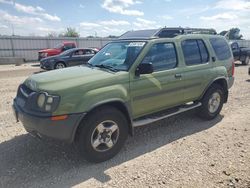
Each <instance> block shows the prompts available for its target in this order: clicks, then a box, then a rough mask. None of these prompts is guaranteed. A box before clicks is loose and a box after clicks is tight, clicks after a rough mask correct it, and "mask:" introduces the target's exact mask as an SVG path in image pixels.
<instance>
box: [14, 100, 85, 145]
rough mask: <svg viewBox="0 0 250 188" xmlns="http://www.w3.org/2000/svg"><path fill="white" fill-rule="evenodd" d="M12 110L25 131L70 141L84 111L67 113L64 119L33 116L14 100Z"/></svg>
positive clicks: (72, 139)
mask: <svg viewBox="0 0 250 188" xmlns="http://www.w3.org/2000/svg"><path fill="white" fill-rule="evenodd" d="M12 107H13V112H14V114H15V117H16V119H17V121H19V120H20V121H21V122H22V124H23V126H24V128H25V129H26V131H27V132H29V133H31V134H32V135H38V136H39V137H49V138H53V139H57V140H63V141H65V142H69V143H72V142H73V141H74V137H75V132H76V129H77V127H78V125H79V123H80V121H81V120H82V118H83V117H84V116H85V113H81V114H71V115H68V117H67V119H65V120H57V121H53V120H51V117H42V116H34V115H31V114H28V113H26V112H24V111H23V110H22V109H21V108H20V107H19V106H18V105H17V104H16V102H15V99H14V103H13V106H12Z"/></svg>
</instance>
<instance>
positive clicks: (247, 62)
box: [242, 56, 250, 65]
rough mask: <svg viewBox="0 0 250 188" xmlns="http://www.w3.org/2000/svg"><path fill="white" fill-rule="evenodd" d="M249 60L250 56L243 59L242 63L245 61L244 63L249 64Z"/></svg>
mask: <svg viewBox="0 0 250 188" xmlns="http://www.w3.org/2000/svg"><path fill="white" fill-rule="evenodd" d="M249 62H250V58H249V56H247V57H246V59H245V61H243V62H242V63H243V65H248V64H249Z"/></svg>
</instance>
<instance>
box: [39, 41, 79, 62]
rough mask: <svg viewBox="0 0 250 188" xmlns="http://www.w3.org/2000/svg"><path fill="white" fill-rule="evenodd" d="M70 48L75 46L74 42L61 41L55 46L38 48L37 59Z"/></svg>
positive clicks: (57, 53)
mask: <svg viewBox="0 0 250 188" xmlns="http://www.w3.org/2000/svg"><path fill="white" fill-rule="evenodd" d="M71 48H76V43H75V42H63V43H61V44H58V45H57V46H56V47H55V48H51V49H44V50H40V51H39V52H38V60H39V61H40V60H41V59H43V58H45V57H49V56H54V55H59V54H60V53H62V52H63V51H66V50H69V49H71Z"/></svg>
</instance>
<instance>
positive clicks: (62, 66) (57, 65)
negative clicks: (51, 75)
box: [55, 62, 66, 69]
mask: <svg viewBox="0 0 250 188" xmlns="http://www.w3.org/2000/svg"><path fill="white" fill-rule="evenodd" d="M65 67H66V65H65V64H64V63H63V62H58V63H56V64H55V69H63V68H65Z"/></svg>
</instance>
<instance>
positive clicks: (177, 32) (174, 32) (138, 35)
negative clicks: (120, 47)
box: [119, 27, 217, 39]
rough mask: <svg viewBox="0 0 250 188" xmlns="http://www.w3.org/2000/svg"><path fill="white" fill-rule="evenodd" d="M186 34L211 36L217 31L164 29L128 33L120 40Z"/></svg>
mask: <svg viewBox="0 0 250 188" xmlns="http://www.w3.org/2000/svg"><path fill="white" fill-rule="evenodd" d="M185 34H210V35H216V34H217V32H216V30H215V29H206V28H189V27H186V28H182V27H164V28H161V29H150V30H137V31H128V32H126V33H124V34H123V35H121V36H120V38H119V39H150V38H173V37H176V36H178V35H185Z"/></svg>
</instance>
